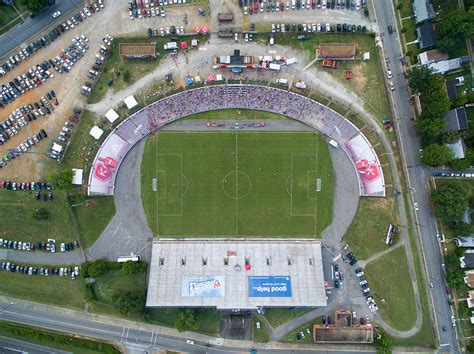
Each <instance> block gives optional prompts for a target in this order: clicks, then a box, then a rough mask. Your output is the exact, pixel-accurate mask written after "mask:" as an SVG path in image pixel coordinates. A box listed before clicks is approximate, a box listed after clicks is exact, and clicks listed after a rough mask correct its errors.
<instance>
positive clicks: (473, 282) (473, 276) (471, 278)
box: [464, 270, 474, 288]
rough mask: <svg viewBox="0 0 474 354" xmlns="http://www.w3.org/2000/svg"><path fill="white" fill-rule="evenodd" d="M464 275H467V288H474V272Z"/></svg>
mask: <svg viewBox="0 0 474 354" xmlns="http://www.w3.org/2000/svg"><path fill="white" fill-rule="evenodd" d="M464 274H465V275H466V276H465V277H464V282H465V283H466V286H468V287H470V288H474V270H468V271H465V272H464Z"/></svg>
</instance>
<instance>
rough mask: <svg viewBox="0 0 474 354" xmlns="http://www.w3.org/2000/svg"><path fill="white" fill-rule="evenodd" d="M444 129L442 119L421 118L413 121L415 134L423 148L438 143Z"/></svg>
mask: <svg viewBox="0 0 474 354" xmlns="http://www.w3.org/2000/svg"><path fill="white" fill-rule="evenodd" d="M445 127H446V121H445V120H444V119H443V120H442V119H430V118H423V116H422V117H421V118H418V119H417V120H416V121H415V129H416V134H417V135H418V136H419V137H420V139H421V143H422V145H423V146H425V145H429V144H432V143H436V142H438V141H439V140H440V139H439V137H440V135H441V132H442V131H443V129H444V128H445Z"/></svg>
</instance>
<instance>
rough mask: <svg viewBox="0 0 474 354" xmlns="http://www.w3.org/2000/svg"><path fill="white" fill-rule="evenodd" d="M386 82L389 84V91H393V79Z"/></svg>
mask: <svg viewBox="0 0 474 354" xmlns="http://www.w3.org/2000/svg"><path fill="white" fill-rule="evenodd" d="M388 84H389V85H390V91H395V85H394V84H393V81H391V80H390V81H389V82H388Z"/></svg>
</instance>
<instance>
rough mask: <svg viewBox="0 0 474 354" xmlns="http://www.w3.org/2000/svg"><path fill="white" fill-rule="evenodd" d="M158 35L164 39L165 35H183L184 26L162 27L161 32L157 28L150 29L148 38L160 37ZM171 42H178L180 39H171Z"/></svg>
mask: <svg viewBox="0 0 474 354" xmlns="http://www.w3.org/2000/svg"><path fill="white" fill-rule="evenodd" d="M158 33H159V35H160V36H161V37H164V36H165V35H167V36H169V35H183V34H184V33H185V32H184V26H171V27H166V28H163V27H161V28H160V30H159V31H158V29H157V28H148V37H152V36H155V37H158ZM171 40H173V41H176V40H178V38H177V37H176V38H171Z"/></svg>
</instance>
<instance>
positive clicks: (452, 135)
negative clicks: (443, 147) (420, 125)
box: [443, 130, 465, 144]
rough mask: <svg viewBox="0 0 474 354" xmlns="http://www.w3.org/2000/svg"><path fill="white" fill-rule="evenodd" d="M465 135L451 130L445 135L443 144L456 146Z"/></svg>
mask: <svg viewBox="0 0 474 354" xmlns="http://www.w3.org/2000/svg"><path fill="white" fill-rule="evenodd" d="M464 135H465V134H464V133H463V132H462V131H459V130H450V131H448V132H446V133H444V134H443V143H444V144H454V143H455V142H456V141H458V140H459V139H460V138H464Z"/></svg>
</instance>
